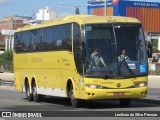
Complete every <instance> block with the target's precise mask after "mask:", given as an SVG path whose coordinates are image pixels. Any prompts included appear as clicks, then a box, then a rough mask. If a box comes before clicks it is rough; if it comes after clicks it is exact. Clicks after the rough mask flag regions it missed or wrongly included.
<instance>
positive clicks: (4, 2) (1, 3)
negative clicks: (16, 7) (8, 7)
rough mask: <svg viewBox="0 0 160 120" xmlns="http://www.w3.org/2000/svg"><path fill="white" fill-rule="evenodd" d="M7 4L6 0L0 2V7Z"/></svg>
mask: <svg viewBox="0 0 160 120" xmlns="http://www.w3.org/2000/svg"><path fill="white" fill-rule="evenodd" d="M6 3H8V0H0V5H3V4H6Z"/></svg>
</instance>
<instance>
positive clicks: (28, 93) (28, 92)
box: [27, 85, 30, 98]
mask: <svg viewBox="0 0 160 120" xmlns="http://www.w3.org/2000/svg"><path fill="white" fill-rule="evenodd" d="M29 96H30V89H29V86H28V85H27V98H28V97H29Z"/></svg>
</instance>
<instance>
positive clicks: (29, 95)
mask: <svg viewBox="0 0 160 120" xmlns="http://www.w3.org/2000/svg"><path fill="white" fill-rule="evenodd" d="M25 89H26V97H27V100H28V101H33V94H32V92H31V91H30V87H29V83H28V82H27V83H26V86H25Z"/></svg>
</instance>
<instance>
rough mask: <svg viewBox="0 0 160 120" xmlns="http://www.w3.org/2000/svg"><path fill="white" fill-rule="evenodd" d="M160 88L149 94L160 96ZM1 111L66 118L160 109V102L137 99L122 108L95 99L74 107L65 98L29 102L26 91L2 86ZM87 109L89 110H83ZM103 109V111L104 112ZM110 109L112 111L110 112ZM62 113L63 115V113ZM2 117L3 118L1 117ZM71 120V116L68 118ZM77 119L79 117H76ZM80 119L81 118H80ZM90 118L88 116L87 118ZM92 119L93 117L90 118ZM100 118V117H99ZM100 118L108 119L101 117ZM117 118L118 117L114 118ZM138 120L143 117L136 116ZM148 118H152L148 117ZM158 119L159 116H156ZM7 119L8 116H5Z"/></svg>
mask: <svg viewBox="0 0 160 120" xmlns="http://www.w3.org/2000/svg"><path fill="white" fill-rule="evenodd" d="M159 90H160V89H150V90H149V94H153V95H155V96H159V93H158V91H159ZM0 111H47V113H48V112H51V113H50V114H55V115H57V116H61V118H59V119H60V120H64V119H65V116H66V115H69V116H70V115H76V116H78V117H79V116H84V117H85V116H86V115H87V116H90V117H92V116H101V115H102V116H107V115H106V114H108V115H111V116H112V115H113V114H114V115H115V114H116V113H117V111H119V112H118V113H122V112H127V111H137V112H138V113H139V111H160V104H158V103H156V104H155V103H152V101H151V102H150V103H148V102H143V101H142V100H135V101H133V102H132V103H131V105H130V107H129V108H121V106H120V104H119V102H118V101H113V100H108V101H93V102H87V104H85V105H84V106H83V107H82V108H72V107H71V106H70V101H69V100H67V99H64V98H55V97H47V98H46V99H45V101H44V102H40V103H35V102H28V101H27V100H26V96H25V94H24V93H19V92H17V91H15V90H14V87H5V86H4V87H0ZM83 111H87V112H85V113H84V112H83ZM102 111H103V112H102ZM108 111H111V112H109V113H108ZM130 113H131V112H130ZM61 114H62V115H61ZM63 115H64V117H62V116H63ZM0 119H1V118H0ZM67 119H68V120H69V118H67ZM76 119H77V118H76ZM78 119H79V120H80V118H78ZM87 119H88V118H87ZM89 119H91V118H89ZM98 119H99V118H98ZM100 119H106V118H103V117H100ZM112 119H117V118H112ZM119 119H120V118H118V120H119ZM127 119H128V120H133V118H132V117H127ZM136 119H137V120H139V119H141V118H136ZM147 119H148V120H149V119H151V118H147ZM154 119H157V118H154ZM5 120H6V118H5Z"/></svg>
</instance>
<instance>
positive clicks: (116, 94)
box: [114, 92, 124, 96]
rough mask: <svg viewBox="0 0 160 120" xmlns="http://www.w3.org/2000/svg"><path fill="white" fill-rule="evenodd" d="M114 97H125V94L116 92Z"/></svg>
mask: <svg viewBox="0 0 160 120" xmlns="http://www.w3.org/2000/svg"><path fill="white" fill-rule="evenodd" d="M114 96H124V93H123V92H116V93H114Z"/></svg>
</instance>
